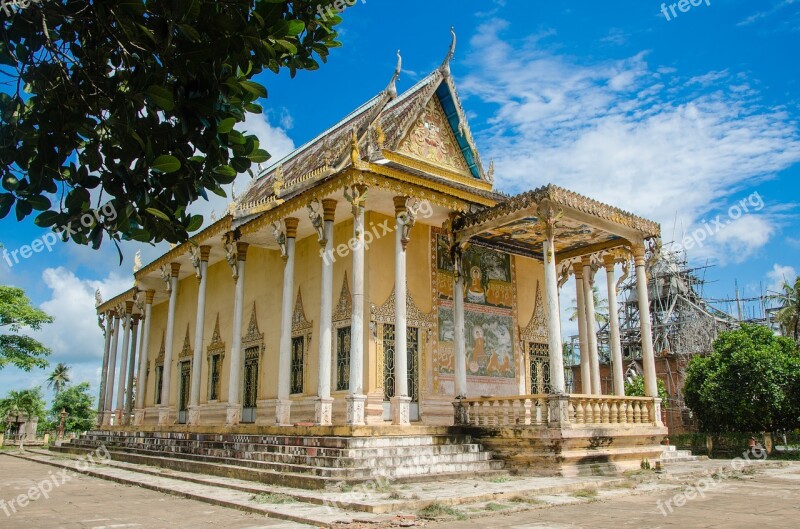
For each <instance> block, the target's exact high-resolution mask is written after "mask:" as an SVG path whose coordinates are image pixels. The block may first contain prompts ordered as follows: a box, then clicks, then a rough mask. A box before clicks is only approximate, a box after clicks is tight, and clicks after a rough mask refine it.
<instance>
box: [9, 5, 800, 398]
mask: <svg viewBox="0 0 800 529" xmlns="http://www.w3.org/2000/svg"><path fill="white" fill-rule="evenodd" d="M661 8H662V4H661V2H657V1H655V0H635V1H632V0H626V1H619V2H596V1H588V0H581V1H564V2H544V1H540V0H494V1H489V0H481V1H476V0H458V1H456V0H436V1H435V2H431V1H426V2H422V1H418V0H407V1H403V2H399V1H393V2H389V1H385V0H384V1H378V0H366V1H365V2H362V1H361V0H359V1H358V2H357V3H356V4H355V5H354V6H352V7H350V8H348V9H347V10H346V12H345V13H344V15H343V16H344V23H343V24H342V25H341V33H342V36H341V39H340V40H341V41H342V42H343V44H344V46H343V47H342V48H340V49H336V50H334V51H333V53H332V54H331V57H330V60H329V62H328V64H326V65H323V67H322V68H321V69H320V70H318V71H316V72H301V73H299V74H298V75H297V77H296V78H295V79H290V78H289V76H288V75H284V74H281V75H277V76H276V75H273V74H265V75H263V76H261V78H260V79H259V80H260V81H261V82H262V83H263V84H265V85H266V86H267V88H268V90H269V99H268V100H266V101H264V105H265V108H266V109H267V112H266V113H265V114H264V115H263V116H252V119H248V121H247V124H246V126H247V128H248V129H249V130H250V132H252V133H255V134H257V135H258V136H259V137H260V138H261V140H262V144H264V145H266V148H267V149H269V150H270V151H271V152H272V153H273V154H274V155H275V156H276V157H280V156H281V155H283V154H286V153H287V152H289V151H290V150H291V149H292V148H293V147H295V146H299V145H301V144H302V143H304V142H305V141H307V140H309V139H310V138H312V137H314V136H315V135H316V134H318V133H319V132H320V131H321V130H323V129H325V128H327V127H328V126H330V125H331V124H333V123H334V122H336V121H337V120H339V119H340V118H341V117H343V116H344V115H345V114H347V113H348V112H349V111H350V110H352V109H353V108H355V107H356V106H358V105H359V104H361V103H362V102H364V101H365V100H367V99H368V98H370V97H371V96H373V95H374V94H375V93H377V92H378V91H380V90H382V89H383V88H384V87H385V86H386V84H387V83H388V81H389V79H390V77H391V75H392V72H393V70H394V66H395V62H396V58H395V54H396V51H397V49H400V50H401V51H402V55H403V68H404V70H403V74H402V76H401V79H400V82H399V88H400V90H401V91H402V90H403V89H405V88H408V87H410V86H411V85H412V84H413V83H414V82H416V81H417V80H419V79H420V78H421V77H422V76H424V75H426V74H427V73H428V72H430V71H431V70H433V69H434V68H436V67H437V66H438V64H439V63H440V62H441V61H442V59H443V58H444V56H445V54H446V52H447V48H448V46H449V42H450V36H449V28H450V26H451V25H452V26H455V28H456V31H457V33H458V48H457V51H456V57H455V60H454V62H453V64H452V71H453V75H454V77H455V80H456V84H457V86H458V88H459V93H460V96H461V98H462V102H463V104H464V107H465V109H466V110H467V112H468V114H469V117H470V125H471V128H472V131H473V134H474V136H475V138H476V140H477V142H478V146H479V149H480V151H481V156H482V158H483V160H484V162H485V163H488V161H489V160H490V159H494V160H495V163H496V167H497V172H496V177H495V178H496V183H497V187H498V188H499V189H501V190H503V191H506V192H510V193H516V192H520V191H523V190H526V189H530V188H533V187H537V186H539V185H543V184H546V183H548V182H552V183H555V184H558V185H561V186H564V187H567V188H569V189H573V190H575V191H578V192H580V193H583V194H586V195H589V196H592V197H594V198H597V199H599V200H602V201H605V202H609V203H611V204H614V205H618V206H620V207H622V208H624V209H628V210H631V211H633V212H635V213H637V214H640V215H643V216H646V217H649V218H652V219H654V220H657V221H659V222H661V223H662V227H663V235H664V240H665V241H670V240H673V239H675V240H682V239H683V238H684V237H685V236H689V237H691V234H692V233H694V232H696V231H698V230H701V231H702V230H703V229H704V227H705V226H706V223H708V226H710V227H712V228H713V229H712V231H713V234H712V235H707V236H706V238H705V240H703V241H701V242H702V246H699V245H698V244H697V242H696V240H695V243H694V244H693V247H692V248H691V249H690V250H688V255H689V258H690V259H691V260H692V262H693V263H694V264H698V265H699V264H705V263H707V262H708V263H711V264H714V265H716V266H714V267H713V268H711V269H709V270H708V271H707V272H706V279H708V280H711V281H713V282H711V283H709V284H708V285H707V287H706V293H707V294H708V295H710V296H712V297H717V298H721V297H728V296H731V295H733V292H734V281H738V284H739V286H740V288H741V289H742V291H743V293H744V295H755V294H757V293H758V292H759V291H760V290H761V289H769V288H774V285H776V284H777V283H778V281H779V280H780V279H781V278H782V277H784V276H787V277H793V276H794V275H796V273H797V271H798V270H800V262H798V261H799V260H798V257H800V230H799V229H798V228H799V227H800V222H798V214H800V209H799V208H798V197H800V122H799V120H798V118H800V105H798V103H799V101H798V94H800V90H798V88H800V87H799V86H798V81H800V68H798V66H800V60H799V59H798V56H800V54H799V52H800V0H763V1H758V2H753V1H745V0H710V2H708V3H707V2H706V1H705V0H703V2H702V3H700V5H698V6H694V7H690V8H689V10H688V11H687V12H681V11H680V10H679V8H678V7H677V6H676V13H677V14H678V16H677V17H673V16H672V15H671V13H670V12H669V9H670V8H669V5H666V9H667V13H668V15H669V16H670V20H667V18H666V17H665V16H664V14H662V12H661ZM247 178H248V177H246V176H244V177H240V179H239V181H237V184H236V189H237V192H241V191H242V190H243V189H244V187H245V186H246V185H247V181H246V179H247ZM748 198H749V199H750V202H747V200H748ZM741 200H745V204H749V206H748V208H747V209H748V211H746V212H745V211H742V207H741V205H740V206H739V208H738V209H737V208H736V207H735V206H736V204H737V203H740V201H741ZM732 207H733V209H731V208H732ZM224 208H225V201H224V200H222V199H218V200H217V201H216V202H214V203H213V204H198V205H197V206H196V207H195V209H196V210H197V211H198V212H203V213H206V214H208V213H210V212H211V210H212V209H213V210H215V211H216V212H217V213H218V214H219V213H221V212H222V211H223V210H224ZM714 220H716V221H717V222H716V223H715V222H714ZM720 226H721V228H720ZM0 229H1V230H2V231H1V232H0V233H2V235H0V241H1V242H2V243H3V244H4V245H5V247H6V248H8V249H12V250H13V249H16V248H19V247H20V246H21V245H24V244H30V243H31V242H32V241H33V240H34V239H36V238H39V237H41V236H42V235H43V232H42V231H41V230H39V229H38V228H36V227H34V226H33V225H32V223H30V222H23V223H21V224H18V223H17V222H16V221H15V220H13V219H11V218H6V219H4V220H2V221H0ZM706 233H707V232H706ZM138 248H139V247H138V246H134V245H129V246H126V247H125V248H124V253H125V255H126V259H125V262H124V263H123V264H122V265H121V266H118V265H117V262H118V261H117V257H116V250H114V249H113V248H112V247H105V248H103V249H101V250H100V251H97V252H96V251H93V250H91V249H89V248H85V247H78V246H76V245H74V244H65V245H62V244H59V245H58V246H56V247H55V248H54V249H53V251H52V252H46V251H45V252H42V253H38V254H34V255H33V256H32V257H30V258H29V259H26V260H24V261H21V262H20V263H19V264H15V265H13V266H11V267H10V266H8V263H7V262H6V261H5V260H3V259H0V282H2V283H3V284H13V285H17V286H20V287H23V288H25V289H26V291H27V292H28V293H29V295H30V297H31V298H32V299H33V300H34V303H35V304H36V305H39V306H41V307H42V308H44V309H45V310H47V311H48V312H49V313H51V314H53V315H54V316H56V323H54V324H53V325H51V326H48V328H46V329H44V330H43V331H41V332H39V333H37V336H38V337H40V339H42V340H43V341H44V342H45V343H46V344H47V345H49V346H50V347H52V348H53V350H54V354H53V356H52V359H51V360H52V363H53V364H55V363H56V362H59V361H63V362H66V363H68V364H70V365H72V366H73V368H74V379H75V381H76V382H78V381H82V380H89V381H90V382H92V384H93V386H94V387H96V382H97V378H98V375H97V371H98V369H99V365H100V359H101V355H102V338H101V336H100V331H99V329H98V327H97V325H96V321H95V318H94V315H93V312H94V311H93V305H94V303H93V292H94V290H95V288H100V289H101V291H102V292H103V294H104V296H105V297H106V298H108V297H110V296H112V295H114V294H115V293H117V292H119V291H121V290H123V289H126V288H128V287H129V286H130V284H131V279H130V271H131V267H132V256H133V253H134V252H135V251H136V250H137V249H138ZM163 249H164V248H160V247H159V248H152V247H143V248H141V251H142V255H143V260H144V261H145V262H148V261H149V260H151V259H153V258H155V257H156V256H157V255H158V254H159V253H161V251H163ZM569 288H570V286H569V285H567V286H566V287H565V289H567V290H565V294H564V295H563V296H562V299H563V301H564V304H568V303H569V302H570V300H571V296H570V291H569V290H568V289H569ZM570 329H571V328H570V325H569V324H567V325H566V326H565V332H572V331H571V330H570ZM45 376H46V371H35V372H32V373H22V372H19V371H17V370H15V369H13V368H6V369H4V370H3V371H0V395H2V394H5V393H6V391H7V390H9V389H15V388H23V387H31V386H36V385H41V384H43V380H44V378H45Z"/></svg>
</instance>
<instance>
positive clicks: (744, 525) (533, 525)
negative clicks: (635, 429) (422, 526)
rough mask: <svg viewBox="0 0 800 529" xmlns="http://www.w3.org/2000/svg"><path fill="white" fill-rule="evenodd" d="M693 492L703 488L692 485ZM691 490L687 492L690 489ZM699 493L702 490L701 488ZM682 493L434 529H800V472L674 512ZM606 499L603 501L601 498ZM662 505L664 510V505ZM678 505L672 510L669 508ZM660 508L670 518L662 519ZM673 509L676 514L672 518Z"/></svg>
mask: <svg viewBox="0 0 800 529" xmlns="http://www.w3.org/2000/svg"><path fill="white" fill-rule="evenodd" d="M687 485H689V486H695V487H697V486H700V487H701V488H702V487H703V485H701V484H700V482H699V481H697V480H689V481H688V482H687ZM684 490H686V489H684ZM695 491H697V488H695ZM676 494H681V490H680V489H678V490H671V491H654V492H652V493H649V494H637V495H623V496H620V497H615V498H614V499H611V500H606V501H604V500H602V499H600V500H599V501H590V502H581V503H579V504H568V505H562V506H558V507H549V508H541V509H535V510H529V511H523V512H516V513H511V514H507V515H503V514H499V515H496V516H493V517H492V518H491V519H487V518H475V519H470V520H466V521H453V522H438V523H431V524H429V525H428V526H427V527H428V528H429V529H484V528H486V527H491V528H492V529H627V528H631V529H667V528H676V529H677V528H680V529H699V528H708V529H797V528H798V527H800V466H798V465H793V466H791V467H787V468H781V469H769V470H764V471H763V472H758V473H756V474H754V475H750V476H748V475H744V476H738V477H736V478H732V479H725V480H723V481H721V482H718V483H717V484H715V485H711V486H710V487H708V490H707V491H704V492H703V497H700V495H697V496H695V498H694V499H691V500H686V501H685V504H684V505H683V506H682V507H677V506H674V503H675V495H676ZM601 498H602V497H601ZM659 500H660V501H661V503H660V504H658V503H657V502H658V501H659ZM669 500H672V503H671V504H670V506H666V502H667V501H669ZM659 505H660V506H661V507H662V508H663V511H664V512H666V513H667V516H664V515H663V514H662V511H661V510H660V509H659ZM670 507H672V512H670Z"/></svg>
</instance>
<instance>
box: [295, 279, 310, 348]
mask: <svg viewBox="0 0 800 529" xmlns="http://www.w3.org/2000/svg"><path fill="white" fill-rule="evenodd" d="M312 326H313V322H310V321H308V320H307V319H306V312H305V309H304V308H303V295H302V294H301V293H300V289H299V288H298V289H297V299H296V300H295V303H294V313H293V314H292V335H293V336H297V335H302V334H305V333H307V332H311V327H312Z"/></svg>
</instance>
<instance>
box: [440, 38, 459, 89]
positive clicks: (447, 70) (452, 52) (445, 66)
mask: <svg viewBox="0 0 800 529" xmlns="http://www.w3.org/2000/svg"><path fill="white" fill-rule="evenodd" d="M450 35H452V41H451V42H450V51H449V52H447V57H445V58H444V62H443V63H442V65H441V66H440V67H439V71H440V72H442V75H444V76H445V77H449V76H450V61H451V60H453V57H454V56H455V54H456V28H455V26H450Z"/></svg>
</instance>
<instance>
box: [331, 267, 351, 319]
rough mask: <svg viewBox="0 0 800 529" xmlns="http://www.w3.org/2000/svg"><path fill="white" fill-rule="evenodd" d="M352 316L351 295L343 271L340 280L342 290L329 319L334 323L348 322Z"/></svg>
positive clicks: (345, 274)
mask: <svg viewBox="0 0 800 529" xmlns="http://www.w3.org/2000/svg"><path fill="white" fill-rule="evenodd" d="M352 317H353V296H352V295H351V294H350V286H349V285H348V283H347V272H345V273H344V280H343V281H342V291H341V293H340V294H339V302H338V303H337V304H336V307H334V309H333V316H332V318H331V320H332V321H333V322H335V323H338V322H348V321H350V319H351V318H352Z"/></svg>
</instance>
